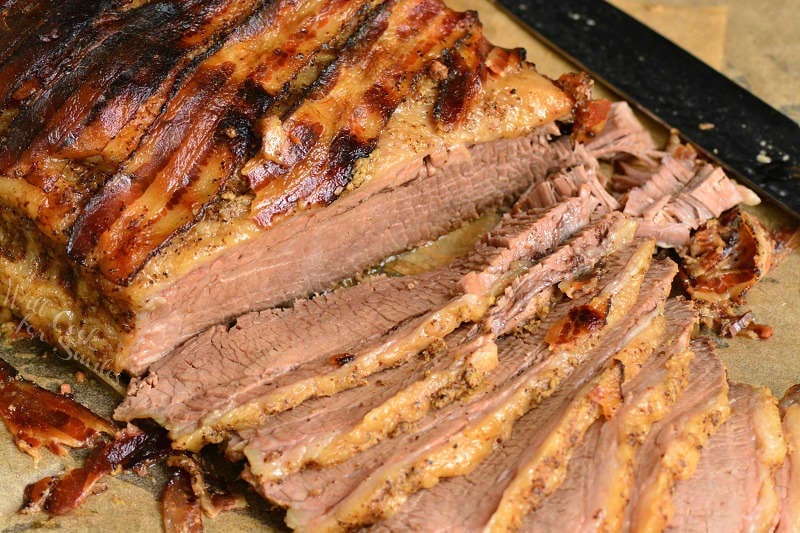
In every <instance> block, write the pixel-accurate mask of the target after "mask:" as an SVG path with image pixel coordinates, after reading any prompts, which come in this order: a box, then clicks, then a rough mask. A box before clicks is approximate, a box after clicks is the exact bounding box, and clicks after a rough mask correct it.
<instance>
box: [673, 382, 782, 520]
mask: <svg viewBox="0 0 800 533" xmlns="http://www.w3.org/2000/svg"><path fill="white" fill-rule="evenodd" d="M730 404H731V415H730V418H728V420H727V421H726V422H725V423H724V424H723V425H722V426H721V427H720V429H719V430H718V431H717V432H716V433H715V434H714V435H712V436H711V438H710V439H708V442H707V443H706V445H705V446H704V447H703V450H702V454H701V456H700V461H699V462H698V464H697V470H696V471H695V473H694V475H693V476H692V477H690V478H689V479H686V480H683V481H680V482H678V484H677V485H676V487H675V493H674V495H673V499H672V501H673V505H674V508H675V516H674V518H673V520H672V522H671V523H670V531H681V532H693V531H707V530H708V528H709V527H713V529H714V530H716V531H770V530H771V529H772V528H773V527H774V526H775V524H776V522H777V517H778V511H779V508H778V505H779V502H778V495H777V492H776V487H775V481H774V478H773V476H774V474H775V470H776V469H777V468H778V466H779V465H780V464H782V463H783V460H784V457H785V451H786V448H785V443H784V440H783V435H782V432H781V423H780V415H779V413H778V408H777V405H776V402H775V399H774V398H773V397H772V395H771V394H770V393H769V392H768V391H767V390H765V389H754V388H753V387H750V386H748V385H739V384H734V385H731V388H730Z"/></svg>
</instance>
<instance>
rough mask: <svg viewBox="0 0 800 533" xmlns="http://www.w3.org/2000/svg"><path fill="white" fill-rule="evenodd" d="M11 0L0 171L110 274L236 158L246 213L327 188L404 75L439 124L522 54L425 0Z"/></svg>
mask: <svg viewBox="0 0 800 533" xmlns="http://www.w3.org/2000/svg"><path fill="white" fill-rule="evenodd" d="M22 5H23V4H22V3H19V4H17V3H14V2H6V3H0V24H2V23H4V22H5V23H9V22H11V21H19V22H20V23H21V24H20V30H19V31H18V32H10V33H14V35H13V36H11V35H6V34H3V33H2V32H0V186H3V187H6V188H8V189H9V190H11V191H12V193H13V194H9V195H8V198H7V199H6V202H7V203H8V204H9V205H13V206H15V207H17V208H19V209H23V210H24V211H25V212H26V213H28V214H29V216H30V217H31V218H32V219H34V220H35V221H36V223H37V225H38V227H39V229H40V230H42V231H43V232H44V233H46V234H47V235H49V236H50V237H51V238H53V239H54V240H55V241H56V242H59V243H64V242H65V241H66V244H67V251H68V254H69V255H70V257H71V258H72V259H73V260H75V261H77V262H79V263H81V264H83V265H85V266H87V267H91V268H97V270H99V271H100V272H101V273H102V274H103V275H104V276H105V277H106V278H107V279H108V280H110V281H111V282H113V283H116V284H119V285H126V284H127V283H129V282H130V281H131V280H132V279H133V277H134V276H135V275H136V274H137V273H138V272H139V271H140V270H141V268H142V267H143V265H144V264H145V263H146V262H147V261H148V259H149V258H150V257H151V256H152V255H153V254H154V253H156V252H157V251H158V250H159V249H160V248H161V247H163V246H164V245H165V243H167V242H168V241H169V239H170V238H171V237H172V236H173V235H175V234H176V233H178V232H179V231H181V229H182V228H188V227H190V226H191V225H192V224H194V223H195V222H196V221H197V220H198V219H199V217H201V216H202V215H203V213H204V212H205V210H206V208H207V207H208V206H209V205H210V204H211V203H212V202H214V201H216V200H217V198H218V196H219V195H220V192H221V191H222V190H223V188H224V187H226V184H227V183H228V181H229V180H230V179H232V178H235V179H240V176H239V173H240V171H241V172H242V174H243V176H244V179H245V182H246V184H248V185H250V186H251V188H252V189H253V192H254V193H255V199H254V201H253V203H252V205H251V213H252V217H253V220H254V221H255V222H256V223H257V224H259V225H261V226H269V225H270V224H272V222H273V219H274V218H275V217H277V216H283V215H286V214H289V213H291V212H292V211H294V210H296V209H303V208H306V207H309V206H315V205H323V204H327V203H330V202H331V201H333V200H335V199H336V197H337V196H338V195H339V194H341V192H342V191H343V189H344V188H345V187H346V186H348V185H349V183H350V181H351V179H352V174H353V170H354V166H355V165H356V163H357V161H358V160H359V159H361V158H365V157H367V156H369V155H370V154H371V153H372V151H373V149H374V148H375V146H376V143H377V141H378V139H379V137H380V135H381V134H382V132H383V130H384V128H385V127H386V125H387V123H388V121H389V119H390V118H391V116H392V115H393V113H394V111H395V110H396V109H397V107H398V106H399V105H400V104H401V103H402V102H403V101H405V100H406V99H407V98H408V97H409V95H411V94H414V91H415V90H416V84H417V82H418V80H419V79H420V77H421V76H423V75H432V76H433V77H434V79H435V81H437V82H438V87H437V90H435V92H434V95H435V101H434V105H433V110H432V113H431V118H432V120H433V121H434V122H435V124H436V125H438V127H439V128H440V129H441V130H442V131H443V132H447V131H450V130H452V129H453V128H455V127H457V126H461V125H463V123H464V121H465V120H466V119H467V117H468V115H469V111H470V110H471V109H472V107H473V104H474V102H475V101H476V100H477V98H478V97H479V96H480V95H481V94H482V85H483V81H484V80H485V78H486V76H487V75H488V73H498V72H499V71H502V70H503V69H504V68H505V67H506V66H508V65H509V64H511V63H514V64H515V65H517V66H519V65H520V64H521V63H522V59H523V58H522V56H521V55H520V54H518V53H517V52H516V51H508V52H507V53H505V52H506V51H501V50H499V49H495V48H492V47H491V45H489V43H488V42H487V41H486V40H485V38H484V36H483V33H482V28H481V26H480V24H479V23H478V21H477V15H476V14H475V13H474V12H467V13H456V12H454V11H452V10H450V9H448V8H447V7H446V6H445V5H444V3H443V2H442V0H309V1H306V2H299V1H297V0H274V1H269V2H265V1H261V0H186V1H185V2H177V3H176V2H164V1H155V0H154V1H146V2H142V1H130V0H125V1H123V0H94V1H93V2H88V3H87V2H82V1H78V0H64V1H63V2H54V1H51V0H34V1H32V2H29V3H28V7H26V8H25V9H22V8H21V6H22ZM51 36H52V39H51ZM490 56H491V57H490ZM492 57H493V59H492ZM231 124H235V126H234V127H232V128H231ZM231 132H233V133H231ZM259 146H260V150H259ZM248 158H249V161H248ZM109 174H110V175H109ZM237 186H238V182H237Z"/></svg>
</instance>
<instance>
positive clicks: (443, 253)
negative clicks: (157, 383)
mask: <svg viewBox="0 0 800 533" xmlns="http://www.w3.org/2000/svg"><path fill="white" fill-rule="evenodd" d="M446 1H447V3H448V4H450V5H451V6H452V7H454V8H457V9H476V10H478V12H479V13H480V15H481V19H482V20H483V23H484V26H485V28H486V32H487V34H488V36H489V37H490V39H491V40H492V41H493V42H495V43H497V44H499V45H501V46H506V47H518V46H522V47H525V48H526V49H527V50H528V57H529V59H530V60H532V61H534V62H535V63H536V64H537V66H538V68H539V69H540V71H541V72H543V73H545V74H547V75H549V76H553V77H555V76H558V75H559V74H560V73H562V72H564V71H566V70H570V69H571V68H572V66H571V65H570V64H569V63H568V62H566V61H565V60H564V59H562V58H561V57H559V56H558V55H557V54H556V53H554V52H553V51H551V50H549V49H548V48H547V47H546V46H545V45H543V44H542V43H540V42H538V41H537V40H536V39H535V38H534V37H532V36H531V35H530V34H529V33H528V32H527V31H526V30H525V29H524V28H522V27H520V26H519V25H517V24H516V23H515V22H514V21H512V20H511V19H509V18H508V17H507V16H506V15H505V14H504V13H503V12H502V11H501V10H500V9H498V8H497V7H495V5H494V4H493V3H492V2H491V0H446ZM614 3H615V4H617V5H618V6H619V7H621V8H623V9H627V10H628V11H629V12H631V14H633V15H634V16H636V17H637V18H639V19H640V20H643V21H644V22H645V23H649V24H651V25H653V26H654V27H655V28H656V29H658V30H659V31H661V32H662V33H664V34H665V35H667V36H669V37H670V38H671V39H673V40H675V41H676V42H678V43H679V44H681V45H682V46H684V47H685V48H687V49H688V50H690V51H693V52H694V53H696V55H698V56H699V57H700V58H701V59H703V60H704V61H706V62H707V63H709V64H711V65H713V66H714V67H716V68H720V69H722V70H723V71H724V72H726V73H727V74H729V75H731V76H732V77H733V78H734V79H735V80H736V81H738V82H739V83H741V84H743V85H745V86H746V87H748V88H750V89H751V90H753V91H754V92H756V94H758V95H759V96H760V97H762V98H764V99H765V100H767V101H768V102H770V103H771V104H772V105H774V106H776V107H778V108H779V109H781V110H782V111H784V112H785V113H787V114H789V115H790V116H793V117H794V118H795V119H797V118H798V117H799V116H800V105H799V104H800V97H798V91H797V89H798V88H800V84H799V83H798V78H799V77H800V75H799V74H798V72H797V70H796V67H795V66H793V63H792V61H791V58H794V60H796V58H797V57H800V53H798V52H800V50H798V42H800V39H798V37H800V36H798V35H797V34H798V29H797V18H796V12H795V9H792V7H791V4H794V6H795V8H796V6H797V3H796V1H795V0H787V1H772V2H748V1H746V0H731V1H728V2H725V1H717V2H706V1H699V2H697V1H695V2H681V1H675V0H666V1H664V2H661V3H659V4H652V3H644V2H637V1H635V0H614ZM748 4H749V5H748ZM756 6H758V7H757V8H756ZM782 43H783V44H782ZM598 92H599V93H600V94H606V93H605V92H604V91H603V90H602V88H600V89H599V91H598ZM653 133H654V135H656V136H657V137H659V138H663V136H664V132H663V131H657V130H654V131H653ZM755 211H756V212H757V213H758V214H759V216H761V217H762V218H765V219H766V220H767V221H768V222H769V223H770V224H772V225H775V226H777V225H785V224H789V223H791V220H790V219H788V218H787V217H785V216H784V215H782V214H781V213H780V212H779V211H778V210H777V209H775V208H773V207H770V206H769V205H764V206H761V207H758V208H756V209H755ZM492 222H493V219H492V217H491V216H487V217H485V218H484V219H483V220H482V221H480V222H478V223H477V224H474V225H471V226H469V227H466V228H464V229H462V230H460V231H459V232H456V233H455V234H454V235H452V236H451V237H449V238H447V239H445V240H444V241H443V242H442V243H439V244H437V245H435V246H429V247H424V248H423V249H422V250H421V251H419V252H418V253H417V254H416V255H413V254H412V255H409V256H405V257H401V258H400V259H399V260H398V261H396V262H395V263H394V264H392V265H390V268H393V269H395V271H397V272H405V273H408V272H412V271H413V270H414V269H415V268H418V266H419V263H420V262H423V263H424V262H427V263H431V262H441V261H444V260H446V258H447V254H448V253H450V252H449V251H452V250H458V249H459V248H462V249H463V248H464V246H468V245H469V242H471V240H473V239H474V238H475V236H476V235H478V234H479V232H480V230H481V229H482V228H485V227H487V225H489V224H491V223H492ZM448 250H449V251H448ZM749 304H750V308H751V309H752V310H753V311H754V313H755V315H756V318H757V320H759V321H761V322H766V323H769V324H771V325H773V326H774V327H775V335H774V336H773V338H771V339H769V340H767V341H753V340H747V339H733V340H730V339H728V340H724V341H720V354H721V355H722V357H723V359H724V360H725V362H726V364H727V366H728V370H729V375H730V377H731V379H733V380H738V381H745V382H749V383H754V384H762V385H766V386H769V387H770V388H772V390H773V391H774V392H775V393H776V394H782V392H783V391H784V390H785V389H786V388H787V387H788V386H789V385H791V384H793V383H796V382H800V253H798V252H796V253H794V254H793V255H792V256H791V257H790V258H789V259H788V260H787V261H786V262H785V263H784V264H783V265H781V266H780V267H779V268H778V269H777V270H775V271H774V272H772V273H770V274H769V276H768V277H767V278H766V279H765V280H763V281H762V282H761V283H760V284H759V285H758V286H757V287H756V288H755V289H754V290H753V291H752V292H751V294H750V297H749ZM0 356H2V357H3V358H5V359H7V360H8V361H9V362H10V363H12V364H14V365H15V366H16V367H17V368H19V369H20V371H21V372H22V374H23V375H24V376H26V377H28V378H30V379H33V380H35V381H36V382H38V383H39V384H41V385H43V386H45V387H48V388H50V389H51V390H57V389H58V387H59V386H60V385H61V384H62V383H69V384H70V385H71V386H72V390H73V391H74V394H75V396H76V398H77V399H78V400H79V401H81V402H83V403H84V404H86V405H88V406H89V407H91V408H92V409H93V410H95V412H97V413H99V414H102V415H106V416H110V414H111V412H112V411H113V409H114V406H115V405H116V403H117V402H118V401H119V399H120V397H119V396H118V394H117V393H116V392H114V391H113V389H112V388H110V387H108V386H107V385H106V384H104V383H101V382H99V381H97V380H96V379H95V378H93V377H92V376H91V375H89V376H88V379H87V380H86V381H85V382H83V383H78V382H77V380H76V376H75V372H76V371H77V370H78V369H79V368H78V367H77V366H76V365H75V364H73V363H72V362H70V361H64V360H62V359H60V358H59V357H58V356H57V355H55V354H52V353H49V352H48V350H47V347H45V346H43V345H40V344H36V343H35V342H23V343H15V344H13V345H11V346H6V347H0ZM84 455H85V452H83V453H81V452H78V453H75V454H73V455H71V456H68V457H65V458H61V457H56V456H54V455H53V454H51V453H50V452H48V451H42V454H41V458H40V460H39V461H38V462H34V461H33V460H31V458H30V457H29V456H27V455H25V454H23V453H22V452H20V451H19V450H18V449H17V448H16V447H15V445H14V444H13V441H12V438H11V435H10V434H9V433H8V432H7V431H6V430H5V428H4V427H3V426H2V424H0V530H2V531H24V530H28V529H38V528H46V529H58V530H62V531H70V532H72V531H75V532H83V531H159V530H161V528H162V525H161V516H160V503H159V500H158V496H159V494H160V492H161V489H162V487H163V482H164V473H163V471H162V470H161V469H160V468H152V469H151V476H150V477H149V478H139V477H137V476H134V475H129V474H123V475H120V476H118V477H116V478H108V479H107V480H106V482H107V484H108V490H106V491H105V492H104V493H103V494H100V495H98V496H94V497H92V498H90V499H89V501H88V502H87V504H86V505H84V506H83V507H82V508H80V509H79V510H77V511H76V512H75V513H74V514H72V515H70V516H65V517H58V518H53V519H48V518H47V517H46V516H44V515H30V516H26V515H19V514H17V513H16V510H17V509H18V508H19V506H20V504H21V502H22V491H23V489H24V487H25V486H26V485H27V484H28V483H31V482H33V481H36V480H38V479H40V478H42V477H44V476H47V475H52V474H55V473H58V472H60V471H62V470H64V469H66V468H70V467H72V466H75V465H78V464H80V461H81V460H82V458H83V457H84ZM249 500H250V502H251V505H250V508H249V509H248V510H243V511H234V512H229V513H226V514H223V515H221V516H220V517H218V518H216V519H214V520H209V519H205V528H206V530H207V531H210V532H215V531H220V532H230V531H253V530H259V531H271V530H276V529H277V530H282V529H284V528H283V526H282V522H281V516H282V515H281V513H280V512H279V511H274V510H270V509H269V507H268V504H266V502H263V501H262V500H259V499H258V498H257V497H249Z"/></svg>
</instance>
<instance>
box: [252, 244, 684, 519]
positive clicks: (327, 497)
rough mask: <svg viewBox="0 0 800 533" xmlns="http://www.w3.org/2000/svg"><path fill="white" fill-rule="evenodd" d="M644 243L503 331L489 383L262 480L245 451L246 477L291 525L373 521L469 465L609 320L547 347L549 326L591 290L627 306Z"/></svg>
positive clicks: (638, 277) (645, 258) (644, 257)
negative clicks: (351, 452)
mask: <svg viewBox="0 0 800 533" xmlns="http://www.w3.org/2000/svg"><path fill="white" fill-rule="evenodd" d="M650 253H652V245H651V243H636V244H635V245H632V246H629V247H627V248H626V249H624V250H623V251H621V252H620V253H619V254H617V255H616V256H613V257H612V258H611V259H610V261H609V263H608V269H607V270H606V271H605V272H604V273H603V275H602V276H601V283H600V284H599V287H602V289H601V290H600V291H599V292H598V293H593V294H589V295H586V296H585V297H583V298H581V299H579V300H577V301H575V302H569V303H564V304H561V305H559V306H557V307H556V309H555V310H554V311H553V312H552V313H551V314H550V315H549V316H548V317H547V318H546V319H545V320H544V321H543V323H542V324H541V325H540V326H539V327H538V328H536V333H535V335H534V337H533V338H528V339H525V338H516V337H507V338H506V339H505V340H503V341H501V343H500V345H499V351H498V359H499V365H498V367H497V368H496V369H495V370H494V371H493V372H491V373H490V374H489V376H488V377H487V386H486V387H485V388H483V389H481V390H480V391H479V392H478V393H477V394H476V395H474V396H473V397H472V398H470V399H469V400H468V401H464V402H461V403H458V404H451V405H450V406H447V407H445V408H444V409H441V410H438V411H435V412H433V413H430V414H429V415H427V416H426V417H425V418H423V419H422V420H420V421H419V422H417V423H416V424H415V426H414V428H413V429H414V431H412V432H409V433H404V434H403V435H400V436H398V437H396V438H392V439H386V440H384V441H382V442H380V443H379V444H377V445H376V446H373V447H372V448H370V449H368V450H366V451H365V452H362V453H360V454H358V455H356V456H355V457H353V458H352V459H350V460H348V461H345V462H343V463H340V464H338V465H335V466H333V467H328V468H323V469H306V470H304V471H301V472H299V473H297V474H293V475H290V476H287V477H286V478H284V479H282V480H279V481H267V482H263V481H262V480H260V479H259V468H260V466H261V465H260V464H259V463H258V462H255V461H253V462H251V463H250V465H249V469H250V472H249V476H248V477H249V478H250V480H251V481H253V482H254V483H255V484H256V487H257V489H258V490H259V491H260V492H262V494H264V495H265V496H266V497H267V498H268V499H270V500H272V501H274V502H275V503H277V504H279V505H282V506H286V507H289V512H288V514H287V523H289V525H290V526H292V527H297V528H300V529H304V530H313V529H316V528H323V527H327V526H330V525H331V524H334V523H338V524H341V525H343V527H347V526H356V525H359V524H364V523H369V522H373V521H375V520H377V519H378V518H380V517H381V516H383V515H385V514H387V513H388V512H390V511H391V510H392V509H394V508H395V507H396V506H397V505H398V504H399V503H400V502H401V501H402V500H403V499H404V498H405V495H406V494H409V493H413V492H415V491H417V490H419V489H420V488H422V487H425V486H431V485H432V484H434V483H435V482H436V480H438V479H439V478H441V477H451V476H454V475H459V474H464V473H467V472H469V471H470V470H471V469H472V468H473V467H474V466H475V465H476V464H477V462H479V461H480V460H481V459H482V458H483V457H485V456H486V455H487V454H488V453H489V452H490V451H491V447H492V445H493V443H494V441H495V439H497V438H504V437H505V436H507V434H508V431H510V427H511V425H513V422H514V421H515V420H516V419H518V418H519V417H520V416H521V415H522V414H524V413H525V412H526V411H527V410H528V409H529V408H530V407H532V405H533V404H535V403H538V401H540V400H541V399H542V398H543V397H546V396H547V395H549V394H550V393H551V392H552V390H553V387H554V386H556V385H557V383H558V381H559V380H560V379H562V378H563V377H566V376H567V375H568V374H570V373H571V371H572V369H573V368H574V367H575V366H576V365H578V364H579V363H580V362H581V360H582V358H583V357H584V356H585V354H586V351H587V350H588V349H590V348H591V347H592V346H594V345H596V344H597V343H598V342H599V339H600V338H601V337H602V335H603V334H604V333H605V332H606V331H607V329H608V327H610V326H613V323H612V324H609V326H607V327H601V328H600V329H599V330H598V329H597V328H591V330H583V331H580V332H576V333H575V335H574V336H573V338H572V343H571V344H570V345H568V346H567V347H565V346H562V345H559V346H555V347H554V348H553V349H552V350H551V349H550V347H549V346H548V343H546V342H544V341H545V338H546V337H547V336H548V334H549V332H550V329H551V328H552V327H553V326H559V324H560V322H562V320H563V319H565V318H566V317H568V316H569V315H570V313H571V312H572V311H574V310H576V309H586V308H587V307H588V305H589V304H590V303H591V302H593V301H596V300H601V301H608V300H610V301H611V302H613V304H614V305H611V307H618V308H620V309H625V310H627V309H629V308H630V307H631V306H632V305H633V304H634V302H635V299H636V295H637V294H638V288H639V286H640V284H641V281H642V278H643V276H644V272H645V270H646V269H647V265H648V264H649V262H650ZM673 273H674V270H673ZM629 288H635V290H632V289H631V290H628V289H629ZM609 291H611V294H609ZM629 300H630V301H629ZM245 454H246V455H247V454H248V452H247V450H245Z"/></svg>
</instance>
